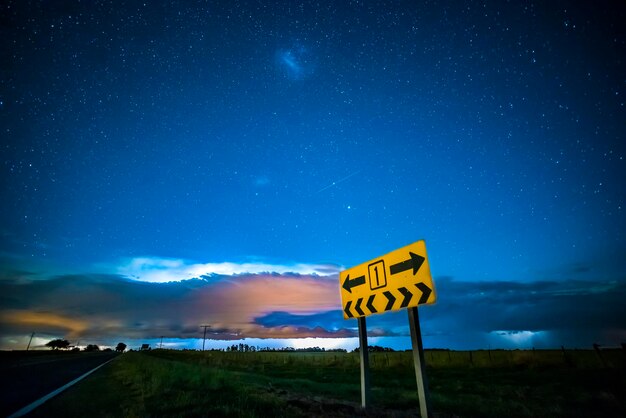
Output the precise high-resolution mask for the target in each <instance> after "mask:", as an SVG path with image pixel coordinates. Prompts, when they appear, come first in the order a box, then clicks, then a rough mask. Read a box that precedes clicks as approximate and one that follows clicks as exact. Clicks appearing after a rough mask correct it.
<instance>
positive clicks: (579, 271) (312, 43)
mask: <svg viewBox="0 0 626 418" xmlns="http://www.w3.org/2000/svg"><path fill="white" fill-rule="evenodd" d="M2 7H3V9H2V16H3V21H5V22H6V25H4V26H3V27H2V29H1V30H2V39H3V41H2V42H3V45H4V48H3V52H2V54H3V56H2V62H4V63H6V64H5V65H3V66H2V69H1V71H2V72H1V77H0V81H1V82H0V132H2V134H1V140H2V147H1V148H0V157H1V160H0V161H1V165H0V169H1V170H2V175H1V180H0V187H1V189H0V190H1V192H2V197H3V198H2V200H3V202H4V208H3V210H2V211H1V212H0V237H1V240H0V261H1V262H2V264H1V271H0V273H1V277H2V279H1V282H0V287H2V288H3V291H2V293H1V294H2V296H1V297H0V314H1V315H0V326H1V327H2V328H1V329H2V336H3V340H2V345H3V347H5V348H8V347H13V346H20V345H21V344H23V341H24V339H25V338H27V336H29V335H30V333H31V332H33V331H35V332H38V333H41V335H43V336H45V338H48V336H67V337H68V338H72V339H73V340H79V339H80V340H84V341H86V340H85V338H91V339H93V340H94V341H95V340H98V341H100V343H101V344H105V343H107V341H109V340H118V339H131V338H135V339H137V341H140V340H141V339H149V338H157V337H160V336H161V335H163V334H164V333H165V332H164V331H163V329H164V327H165V328H167V329H169V330H170V331H171V332H168V336H167V337H168V338H170V340H168V341H172V343H173V342H174V341H182V342H181V343H180V344H183V345H184V344H187V343H188V344H189V346H194V344H196V345H197V341H198V340H197V339H196V338H197V337H198V336H199V330H198V329H195V330H194V331H193V332H191V331H190V329H191V328H190V327H192V326H196V325H199V324H201V323H207V322H209V323H214V324H219V326H218V325H216V329H219V330H221V331H216V332H215V333H214V334H212V337H213V338H215V339H217V340H230V339H231V338H233V335H237V338H270V339H276V338H278V340H276V342H275V343H276V344H281V342H280V341H281V338H285V339H286V340H284V341H283V342H284V343H285V344H287V342H289V343H290V344H293V342H292V341H293V339H294V338H298V337H301V338H304V337H320V338H322V337H323V338H325V340H324V341H327V342H326V343H327V344H329V346H333V345H335V344H336V343H337V341H342V343H343V344H346V345H350V344H352V343H351V341H353V340H351V339H346V338H351V336H353V335H354V332H355V328H354V327H355V324H354V323H353V322H351V321H343V319H342V318H341V313H340V312H341V310H340V303H339V286H338V279H337V274H338V271H339V270H341V269H342V268H347V267H350V266H353V265H356V264H359V263H361V262H363V261H366V260H369V259H372V258H374V257H376V256H378V255H381V254H384V253H387V252H389V251H391V250H394V249H396V248H399V247H402V246H404V245H407V244H409V243H411V242H414V241H417V240H419V239H425V240H426V242H427V245H428V251H429V262H430V266H431V271H432V273H433V276H434V281H435V286H436V287H437V290H438V300H439V301H438V304H437V305H435V306H432V307H430V306H428V307H424V308H421V309H420V310H421V311H423V315H422V319H423V322H424V325H423V327H424V329H425V343H426V345H427V346H428V345H430V346H438V347H454V348H468V347H470V348H476V347H484V346H487V345H495V346H498V345H500V346H507V347H509V346H515V345H516V344H517V345H531V344H537V345H543V346H557V347H558V346H560V345H561V344H568V345H577V346H590V344H592V343H594V342H598V343H602V344H608V345H611V344H612V345H615V344H618V343H619V342H621V341H624V339H626V324H625V323H624V318H626V315H624V313H625V312H624V308H623V307H621V303H619V302H618V301H619V300H620V297H623V295H624V281H625V279H626V277H625V272H626V261H624V260H626V257H625V255H626V238H625V234H624V231H625V230H626V216H625V215H624V200H625V193H624V190H626V188H625V187H624V178H626V175H625V174H626V170H625V168H626V167H625V162H624V152H625V149H624V148H625V125H624V123H623V121H624V120H626V118H625V116H626V115H625V111H624V95H625V94H626V92H625V91H624V87H625V83H626V80H625V79H624V74H626V68H625V63H624V58H623V57H624V56H626V51H625V45H624V42H625V39H624V34H623V31H622V30H621V28H622V26H623V23H622V22H623V21H624V17H625V16H624V15H625V13H624V8H623V7H622V6H620V5H617V4H613V3H609V2H607V3H606V4H605V3H602V4H599V5H598V4H570V3H568V2H524V3H521V4H517V3H503V2H499V1H498V2H497V1H493V2H492V1H488V2H484V3H474V2H458V1H454V2H445V1H443V2H422V3H419V4H415V3H414V2H375V3H367V4H365V3H362V2H322V3H312V2H302V3H297V4H296V3H293V2H286V3H284V4H280V3H278V2H244V1H242V2H202V1H175V2H173V3H171V4H169V5H168V6H164V5H152V4H145V5H144V3H142V2H126V3H124V4H121V3H116V2H106V1H95V2H92V3H90V4H89V5H86V4H82V3H79V2H66V3H64V4H63V5H59V4H55V3H46V2H44V3H39V2H8V3H7V5H5V6H2ZM190 279H197V280H192V281H191V282H187V281H188V280H190ZM167 281H175V282H178V283H176V284H172V283H170V284H163V283H162V282H167ZM103 283H106V285H103ZM191 283H193V284H191ZM224 283H234V284H233V286H234V288H237V289H240V288H244V289H246V292H245V294H246V297H248V298H249V300H250V303H249V304H248V305H246V306H245V307H239V308H238V309H239V311H238V312H236V313H233V312H232V309H228V306H229V305H225V306H224V307H223V310H221V311H220V310H216V309H205V308H203V305H202V303H200V302H199V301H200V300H204V299H202V298H200V296H202V297H203V298H208V301H207V302H206V303H208V304H210V301H211V300H212V297H213V296H211V295H212V294H213V292H217V291H218V290H219V292H218V294H219V295H220V297H222V298H224V300H229V297H234V296H233V295H236V294H238V293H237V292H236V291H232V292H229V291H228V289H230V288H229V287H228V286H225V285H224ZM135 285H136V286H143V287H141V289H150V290H146V292H149V294H151V295H155V296H154V297H155V298H156V299H150V298H148V297H145V296H144V293H143V290H142V291H140V292H138V291H136V288H135V287H134V286H135ZM103 286H104V287H103ZM255 286H260V288H258V291H259V292H261V290H262V289H263V287H266V288H267V287H268V286H269V287H270V288H273V289H275V290H276V292H275V294H276V298H270V299H271V300H270V299H267V298H266V299H263V298H261V297H258V298H257V299H255V298H254V297H253V296H254V295H255V294H257V293H255V292H256V290H257V287H255ZM335 286H336V287H335ZM51 287H53V288H54V289H55V292H58V293H55V294H56V295H57V299H53V298H52V297H51V296H50V292H51V290H50V289H51ZM104 288H108V289H115V291H113V290H108V291H107V295H109V296H108V297H109V298H111V299H107V300H113V301H116V302H115V306H117V309H118V311H116V312H110V310H108V309H107V308H106V305H102V306H101V308H96V307H97V306H100V305H99V304H98V303H96V301H97V300H99V298H101V297H102V293H101V292H103V291H104V290H103V289H104ZM172 289H174V290H172ZM182 289H186V290H185V291H183V290H182ZM223 289H226V290H223ZM299 289H309V291H310V293H312V294H315V295H316V297H312V296H311V297H309V296H307V294H308V293H307V294H302V293H299V292H300V290H299ZM476 289H482V290H480V291H478V290H476ZM111 292H113V293H111ZM115 292H117V293H115ZM150 292H152V293H150ZM156 295H158V297H157V296H156ZM207 295H208V296H207ZM229 295H230V296H229ZM464 295H465V296H464ZM589 301H591V302H589ZM191 302H193V303H197V304H196V305H193V304H192V305H193V306H195V307H196V309H195V310H189V309H187V308H184V306H186V305H185V304H187V303H191ZM164 305H165V306H167V307H168V309H165V308H163V306H164ZM478 306H479V307H478ZM99 309H100V310H99ZM159 311H163V312H167V313H168V315H169V316H168V317H169V318H172V320H171V321H170V322H168V321H166V320H165V318H160V315H159ZM579 315H582V317H579ZM405 316H406V315H405V314H404V313H399V314H385V315H378V316H373V317H372V318H371V321H370V323H371V326H372V337H373V338H374V337H375V338H383V339H384V338H388V339H389V340H388V342H389V344H390V345H394V346H396V347H401V346H403V344H405V343H404V342H402V341H406V333H407V332H408V330H407V329H406V327H405V324H406V318H405ZM555 316H556V317H558V318H560V320H555ZM77 318H78V319H81V318H82V319H81V321H82V322H80V323H74V322H73V320H76V319H77ZM151 318H156V319H151ZM469 318H471V319H472V326H469V325H468V324H467V323H466V321H467V320H468V319H469ZM493 318H499V319H501V320H500V321H493V320H492V319H493ZM70 319H72V321H70ZM574 319H575V320H574ZM164 322H167V323H166V324H165V325H164ZM94 323H108V324H109V326H108V327H105V328H103V327H95V326H94V325H93V324H94ZM85 324H87V325H85ZM137 324H139V325H137ZM183 331H184V332H183ZM188 331H189V332H188ZM194 333H195V334H194ZM399 334H402V335H399ZM512 336H515V337H512ZM42 338H44V337H42ZM398 338H399V339H400V340H397V339H398ZM326 339H328V340H326ZM272 341H274V340H272ZM320 341H321V340H320ZM399 341H400V342H399ZM177 344H178V343H177ZM216 344H218V343H216ZM261 345H262V344H261Z"/></svg>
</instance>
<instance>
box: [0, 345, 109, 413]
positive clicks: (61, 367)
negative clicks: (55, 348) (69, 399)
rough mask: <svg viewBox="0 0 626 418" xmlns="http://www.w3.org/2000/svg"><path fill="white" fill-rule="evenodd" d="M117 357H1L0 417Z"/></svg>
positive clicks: (65, 354)
mask: <svg viewBox="0 0 626 418" xmlns="http://www.w3.org/2000/svg"><path fill="white" fill-rule="evenodd" d="M116 355H117V354H116V353H114V352H102V353H82V352H79V353H50V354H47V353H46V354H42V353H41V352H39V353H37V352H32V353H26V352H21V353H13V352H8V353H7V352H5V353H2V355H1V356H0V416H7V415H10V414H12V413H13V412H15V411H17V410H19V409H20V408H23V407H24V406H26V405H28V404H30V403H31V402H34V401H36V400H37V399H39V398H41V397H42V396H45V395H47V394H48V393H50V392H52V391H53V390H55V389H58V388H60V387H61V386H63V385H65V384H66V383H69V382H71V381H72V380H74V379H76V378H77V377H79V376H81V375H82V374H84V373H86V372H88V371H89V370H91V369H93V368H95V367H97V366H99V365H100V364H102V363H104V362H106V361H108V360H110V359H111V358H112V357H115V356H116Z"/></svg>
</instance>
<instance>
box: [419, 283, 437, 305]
mask: <svg viewBox="0 0 626 418" xmlns="http://www.w3.org/2000/svg"><path fill="white" fill-rule="evenodd" d="M415 286H417V288H418V289H419V290H421V291H422V297H421V298H420V300H419V301H418V302H417V304H418V305H421V304H422V303H426V301H427V300H428V297H429V296H430V294H431V293H432V291H433V289H431V288H430V287H428V286H426V283H421V282H420V283H415Z"/></svg>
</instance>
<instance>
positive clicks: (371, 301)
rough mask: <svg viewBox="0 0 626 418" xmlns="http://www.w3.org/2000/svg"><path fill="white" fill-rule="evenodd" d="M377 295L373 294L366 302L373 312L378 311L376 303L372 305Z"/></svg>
mask: <svg viewBox="0 0 626 418" xmlns="http://www.w3.org/2000/svg"><path fill="white" fill-rule="evenodd" d="M375 296H376V295H371V296H370V298H369V299H368V300H367V303H366V304H365V306H367V309H369V310H370V312H371V313H376V312H378V311H377V310H376V308H374V305H372V304H373V303H374V297H375Z"/></svg>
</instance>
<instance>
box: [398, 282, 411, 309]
mask: <svg viewBox="0 0 626 418" xmlns="http://www.w3.org/2000/svg"><path fill="white" fill-rule="evenodd" d="M398 291H399V292H400V293H402V295H403V296H404V300H403V301H402V303H401V304H400V307H401V308H406V307H407V306H409V302H411V298H412V297H413V293H411V292H410V291H409V289H407V288H406V287H401V288H400V289H398Z"/></svg>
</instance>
